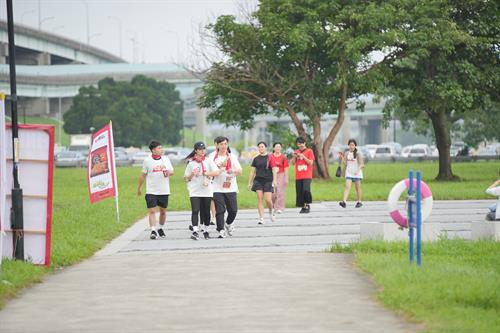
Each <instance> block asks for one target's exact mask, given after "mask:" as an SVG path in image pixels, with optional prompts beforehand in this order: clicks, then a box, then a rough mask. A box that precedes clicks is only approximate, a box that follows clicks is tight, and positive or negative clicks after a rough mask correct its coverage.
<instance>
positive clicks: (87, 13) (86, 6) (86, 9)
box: [80, 0, 90, 45]
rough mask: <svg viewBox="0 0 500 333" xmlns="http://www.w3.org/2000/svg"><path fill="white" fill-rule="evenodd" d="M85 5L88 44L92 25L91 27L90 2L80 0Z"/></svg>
mask: <svg viewBox="0 0 500 333" xmlns="http://www.w3.org/2000/svg"><path fill="white" fill-rule="evenodd" d="M80 1H81V2H83V4H84V5H85V13H86V20H87V45H88V44H90V27H89V4H88V3H87V1H85V0H80Z"/></svg>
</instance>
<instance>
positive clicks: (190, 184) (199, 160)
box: [184, 142, 220, 240]
mask: <svg viewBox="0 0 500 333" xmlns="http://www.w3.org/2000/svg"><path fill="white" fill-rule="evenodd" d="M205 149H206V148H205V144H204V143H203V142H197V143H195V144H194V150H193V151H192V152H191V154H189V155H188V156H187V157H186V160H187V161H188V164H187V166H186V171H185V172H184V180H185V181H186V182H187V188H188V191H189V198H190V201H191V225H192V228H190V229H192V230H193V233H192V235H191V238H192V239H194V240H198V239H199V235H198V216H199V219H200V220H201V224H202V229H201V231H202V232H203V236H204V237H205V239H208V238H210V236H209V232H208V228H209V226H210V203H211V201H212V197H213V188H212V181H211V179H210V177H215V176H217V175H219V173H220V170H219V168H217V165H215V163H214V161H213V160H210V159H208V158H205Z"/></svg>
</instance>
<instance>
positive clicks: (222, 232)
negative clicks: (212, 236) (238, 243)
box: [217, 230, 226, 238]
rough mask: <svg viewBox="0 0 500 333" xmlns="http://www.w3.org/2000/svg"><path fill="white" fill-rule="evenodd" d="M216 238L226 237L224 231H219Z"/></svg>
mask: <svg viewBox="0 0 500 333" xmlns="http://www.w3.org/2000/svg"><path fill="white" fill-rule="evenodd" d="M217 238H226V232H225V231H224V230H221V231H219V236H218V237H217Z"/></svg>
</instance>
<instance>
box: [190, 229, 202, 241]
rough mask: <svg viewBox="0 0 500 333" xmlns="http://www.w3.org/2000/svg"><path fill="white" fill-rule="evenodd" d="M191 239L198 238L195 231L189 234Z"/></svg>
mask: <svg viewBox="0 0 500 333" xmlns="http://www.w3.org/2000/svg"><path fill="white" fill-rule="evenodd" d="M191 239H192V240H198V239H200V236H199V235H198V233H197V232H196V231H195V232H193V233H192V234H191Z"/></svg>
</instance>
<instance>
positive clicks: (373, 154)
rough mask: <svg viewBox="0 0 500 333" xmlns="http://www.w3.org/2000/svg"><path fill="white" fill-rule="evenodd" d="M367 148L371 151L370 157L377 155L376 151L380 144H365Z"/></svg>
mask: <svg viewBox="0 0 500 333" xmlns="http://www.w3.org/2000/svg"><path fill="white" fill-rule="evenodd" d="M365 148H366V149H368V151H369V152H370V157H371V158H374V157H375V151H377V148H378V145H365Z"/></svg>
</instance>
